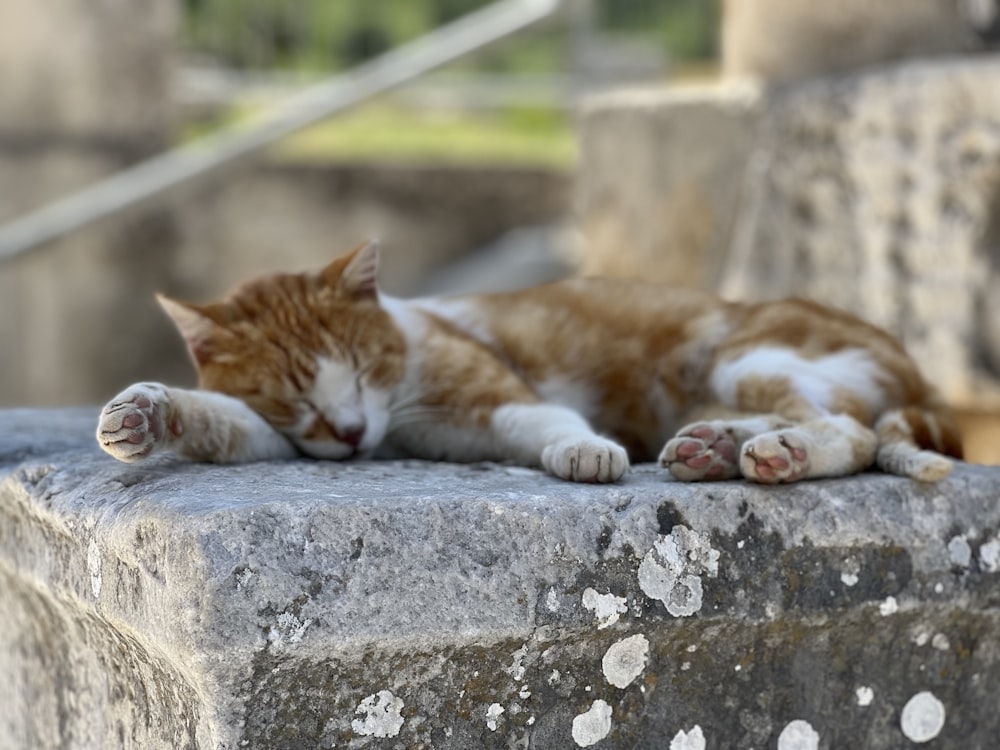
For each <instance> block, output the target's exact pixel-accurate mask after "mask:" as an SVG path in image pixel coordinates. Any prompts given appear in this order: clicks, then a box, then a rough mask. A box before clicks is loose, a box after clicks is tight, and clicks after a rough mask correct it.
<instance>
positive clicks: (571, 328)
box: [429, 277, 731, 345]
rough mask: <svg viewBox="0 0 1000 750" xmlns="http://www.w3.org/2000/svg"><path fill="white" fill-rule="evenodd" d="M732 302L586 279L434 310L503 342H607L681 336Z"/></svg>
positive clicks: (440, 303) (448, 302)
mask: <svg viewBox="0 0 1000 750" xmlns="http://www.w3.org/2000/svg"><path fill="white" fill-rule="evenodd" d="M730 307H731V306H730V305H728V304H727V303H724V302H722V301H721V300H720V299H718V298H717V297H716V296H714V295H712V294H709V293H707V292H702V291H699V290H695V289H686V288H681V287H671V286H667V285H663V284H653V283H649V282H644V281H638V280H633V279H614V278H601V277H580V278H572V279H564V280H562V281H556V282H553V283H550V284H543V285H541V286H536V287H531V288H528V289H523V290H518V291H514V292H501V293H496V294H484V295H476V296H469V297H456V298H452V299H439V300H435V301H434V302H433V303H431V304H430V308H429V309H431V311H433V312H435V313H437V314H440V315H442V316H443V317H446V318H448V319H449V321H450V322H452V323H453V324H455V325H457V326H459V327H460V328H462V329H464V330H467V331H468V332H470V333H472V334H473V335H475V336H476V337H477V338H484V339H485V338H490V339H492V340H493V341H494V342H495V343H500V344H503V345H516V344H517V343H518V342H522V341H529V342H531V343H532V344H533V343H537V339H538V338H541V339H544V340H550V339H558V340H563V341H564V342H566V343H567V344H569V343H572V342H574V341H575V343H576V344H577V345H581V344H584V343H585V341H584V339H593V340H594V341H595V342H599V343H601V344H602V345H607V344H608V343H609V341H611V340H612V339H609V338H608V336H609V335H612V336H613V335H615V334H627V335H629V336H631V337H635V336H643V335H667V334H670V333H673V334H675V335H679V334H681V333H683V331H684V330H686V329H688V328H690V327H691V326H692V325H694V326H700V325H701V324H702V322H703V321H704V319H705V317H706V316H709V317H717V318H718V317H721V316H724V315H725V314H726V313H727V312H728V310H729V309H730Z"/></svg>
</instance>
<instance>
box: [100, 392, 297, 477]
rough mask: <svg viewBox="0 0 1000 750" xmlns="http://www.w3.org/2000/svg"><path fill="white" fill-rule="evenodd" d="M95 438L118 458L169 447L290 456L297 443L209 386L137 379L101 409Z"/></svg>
mask: <svg viewBox="0 0 1000 750" xmlns="http://www.w3.org/2000/svg"><path fill="white" fill-rule="evenodd" d="M97 442H98V443H99V444H100V446H101V448H103V449H104V451H105V452H107V453H108V454H110V455H111V456H114V457H115V458H117V459H118V460H119V461H127V462H134V461H141V460H143V459H144V458H147V457H148V456H150V455H152V454H153V453H157V452H160V451H163V450H170V451H173V452H175V453H178V454H180V455H181V456H184V457H185V458H189V459H191V460H193V461H207V462H216V463H235V462H242V461H257V460H263V459H270V458H290V457H292V456H294V455H296V451H295V448H294V447H293V446H292V445H291V443H289V442H288V441H287V440H286V439H285V438H284V437H283V436H282V435H281V434H280V433H278V432H276V431H275V430H274V429H273V428H272V427H271V426H270V425H269V424H267V422H265V421H264V420H263V419H262V418H261V417H260V416H259V415H258V414H257V413H256V412H254V411H253V410H252V409H250V407H249V406H247V405H246V404H245V403H243V402H242V401H240V400H239V399H236V398H233V397H231V396H226V395H223V394H221V393H212V392H209V391H190V390H185V389H181V388H170V387H168V386H165V385H162V384H160V383H136V384H135V385H133V386H130V387H128V388H126V389H125V390H124V391H122V392H121V393H120V394H118V395H117V396H115V398H113V399H112V400H111V401H110V402H109V403H108V405H107V406H105V407H104V409H103V410H102V411H101V415H100V418H99V420H98V425H97Z"/></svg>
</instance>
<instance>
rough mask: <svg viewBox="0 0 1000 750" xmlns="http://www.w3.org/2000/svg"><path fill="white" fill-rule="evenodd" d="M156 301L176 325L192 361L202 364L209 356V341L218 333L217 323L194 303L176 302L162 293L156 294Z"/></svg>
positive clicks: (210, 345) (210, 348)
mask: <svg viewBox="0 0 1000 750" xmlns="http://www.w3.org/2000/svg"><path fill="white" fill-rule="evenodd" d="M156 301H157V302H159V303H160V307H162V308H163V311H164V312H165V313H166V314H167V315H168V316H169V317H170V319H171V320H172V321H173V322H174V325H175V326H177V330H178V331H179V332H180V334H181V337H182V338H183V339H184V343H186V344H187V348H188V351H190V352H191V356H192V357H193V358H194V361H195V362H196V363H197V364H199V365H202V364H204V363H205V362H206V361H207V360H208V359H209V357H210V356H211V353H212V344H211V342H212V341H213V339H214V338H215V337H216V334H217V333H218V330H219V325H218V324H217V323H216V322H215V321H214V320H212V319H211V318H210V317H209V316H208V315H207V314H206V313H205V312H204V311H203V310H202V309H201V308H199V307H197V306H196V305H192V304H189V303H187V302H178V301H177V300H173V299H170V298H169V297H165V296H164V295H162V294H157V295H156Z"/></svg>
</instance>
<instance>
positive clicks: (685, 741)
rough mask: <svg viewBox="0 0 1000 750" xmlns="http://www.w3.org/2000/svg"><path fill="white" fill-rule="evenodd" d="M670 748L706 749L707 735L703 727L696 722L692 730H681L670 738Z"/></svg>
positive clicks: (686, 749) (675, 749)
mask: <svg viewBox="0 0 1000 750" xmlns="http://www.w3.org/2000/svg"><path fill="white" fill-rule="evenodd" d="M670 750H705V735H704V733H702V731H701V727H700V726H698V725H697V724H695V725H694V726H693V727H692V728H691V731H690V732H685V731H684V730H683V729H682V730H680V731H679V732H678V733H677V734H675V735H674V738H673V739H672V740H670Z"/></svg>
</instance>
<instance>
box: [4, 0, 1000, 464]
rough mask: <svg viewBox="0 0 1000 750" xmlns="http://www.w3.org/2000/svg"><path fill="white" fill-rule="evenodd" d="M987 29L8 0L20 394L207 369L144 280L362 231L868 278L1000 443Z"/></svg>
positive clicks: (776, 16) (14, 394)
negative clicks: (198, 365)
mask: <svg viewBox="0 0 1000 750" xmlns="http://www.w3.org/2000/svg"><path fill="white" fill-rule="evenodd" d="M998 28H1000V23H998V19H997V9H996V4H995V3H994V2H993V0H907V1H906V2H903V1H902V0H900V1H899V2H895V3H870V2H861V1H860V0H840V1H839V2H833V3H822V4H816V3H813V2H807V1H806V0H563V1H562V2H560V1H559V0H504V1H503V2H497V3H491V2H486V1H485V0H336V1H331V0H102V2H100V3H94V2H92V0H35V1H34V2H32V3H15V2H13V0H8V1H7V2H3V3H0V36H2V37H3V40H2V43H0V352H2V354H0V358H2V359H0V362H2V365H0V406H22V405H33V406H53V405H72V404H97V403H101V402H103V401H104V400H106V399H107V398H109V397H110V396H112V395H113V394H114V393H116V392H117V391H119V390H120V389H121V388H122V387H124V386H125V385H127V384H128V383H130V382H133V381H137V380H142V379H156V380H164V381H167V382H172V383H176V384H179V385H193V383H194V375H193V370H192V368H191V367H190V365H189V364H188V361H187V357H186V354H185V353H184V351H183V347H182V346H181V344H180V341H179V340H178V338H177V336H176V334H175V333H174V332H173V331H172V330H171V328H170V326H169V324H168V323H167V322H166V320H165V318H164V316H163V315H162V313H160V311H159V310H158V308H157V307H156V305H155V302H154V301H153V294H154V292H164V293H166V294H168V295H171V296H175V297H178V298H181V299H189V300H193V301H204V300H207V299H210V298H213V297H217V296H219V295H221V294H223V293H225V292H226V291H228V290H229V289H231V288H232V287H233V286H234V285H235V284H237V283H238V282H240V281H242V280H245V279H247V278H249V277H251V276H255V275H259V274H261V273H265V272H268V271H274V270H286V271H295V270H301V269H306V268H314V267H317V266H319V265H321V264H323V263H325V262H327V261H328V260H329V259H331V258H332V257H335V256H336V255H339V254H340V253H342V252H343V251H345V250H347V249H349V248H350V247H352V246H354V245H356V244H357V243H358V242H360V241H362V240H363V239H366V238H368V237H373V236H374V237H379V238H380V239H381V241H382V247H383V257H384V261H383V268H382V272H381V273H382V281H383V285H384V287H385V288H386V290H387V291H389V292H390V293H393V294H399V295H414V294H423V293H438V292H463V291H482V290H491V289H505V288H513V287H517V286H524V285H528V284H532V283H538V282H540V281H546V280H550V279H553V278H558V277H560V276H564V275H568V274H574V273H602V274H612V275H624V276H639V277H642V278H649V279H658V280H662V281H669V282H672V283H675V284H682V285H691V286H698V287H703V288H710V289H713V290H716V291H720V292H723V293H725V294H727V295H728V296H731V297H740V298H745V299H761V298H769V297H776V296H783V295H787V294H803V295H808V296H812V297H815V298H818V299H822V300H824V301H827V302H830V303H833V304H837V305H840V306H843V307H847V308H850V309H853V310H855V311H856V312H858V313H860V314H862V315H864V316H866V317H868V318H869V319H871V320H873V321H874V322H876V323H878V324H880V325H883V326H885V327H887V328H889V329H891V330H893V331H894V332H895V333H897V334H898V335H900V336H901V337H902V338H903V339H904V341H905V342H906V344H907V346H908V347H909V348H910V349H911V351H912V352H913V353H914V354H915V356H916V357H917V358H918V359H919V360H920V361H921V364H922V365H923V366H924V369H925V371H927V374H928V375H929V376H930V377H931V378H932V379H933V380H935V381H936V382H938V383H939V384H941V385H942V387H943V388H944V389H945V390H946V392H947V394H948V396H949V398H950V399H951V400H952V402H953V403H955V404H956V406H957V407H959V408H960V409H961V411H962V414H963V419H964V421H965V423H966V428H967V431H968V432H969V433H970V435H974V438H973V443H974V444H975V446H976V447H975V448H974V450H973V458H975V459H977V460H981V461H997V462H1000V429H998V428H997V425H998V424H1000V395H998V394H1000V388H998V387H997V382H998V378H1000V283H997V279H1000V270H998V269H1000V249H998V248H1000V221H997V220H996V219H995V218H994V217H995V216H997V215H998V211H997V209H998V208H1000V62H998V61H997V58H996V56H995V54H994V53H993V51H992V44H993V42H994V37H995V35H996V34H997V30H998ZM431 58H434V59H436V60H437V62H435V63H433V64H430V63H427V60H429V59H431ZM452 58H453V59H452ZM446 60H451V61H446ZM424 67H427V68H433V70H428V71H427V72H423V68H424ZM418 72H419V74H418ZM394 76H395V77H396V78H395V79H394ZM404 78H411V79H412V80H408V81H406V82H405V83H403V82H402V79H404ZM387 81H394V83H393V84H392V85H391V86H390V85H389V84H388V83H387ZM384 88H390V89H391V90H389V91H381V89H384ZM345 92H348V93H349V94H350V95H348V94H345ZM337 97H340V98H341V99H342V101H341V103H340V104H336V105H335V104H334V103H333V102H334V100H335V99H337ZM164 154H166V155H167V156H166V157H164V156H163V155H164ZM129 170H132V171H129ZM115 175H118V176H119V177H121V176H122V175H124V179H123V180H119V181H118V182H115V183H113V184H110V185H109V184H108V183H106V182H105V183H102V181H103V180H106V179H107V178H109V177H114V176H115ZM115 179H118V178H115ZM95 186H96V187H95ZM143 191H145V192H143ZM140 193H142V196H141V197H142V200H138V198H139V197H140ZM63 199H67V200H65V201H64V202H62V203H59V201H61V200H63ZM132 204H134V205H132ZM34 212H41V213H37V214H36V213H34Z"/></svg>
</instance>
